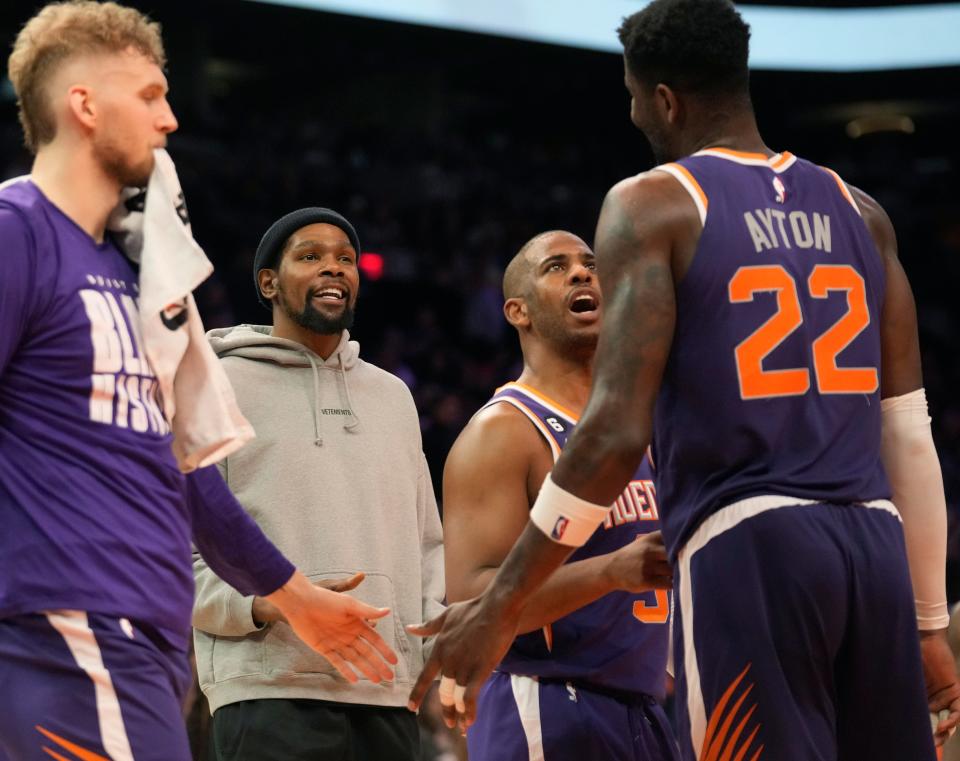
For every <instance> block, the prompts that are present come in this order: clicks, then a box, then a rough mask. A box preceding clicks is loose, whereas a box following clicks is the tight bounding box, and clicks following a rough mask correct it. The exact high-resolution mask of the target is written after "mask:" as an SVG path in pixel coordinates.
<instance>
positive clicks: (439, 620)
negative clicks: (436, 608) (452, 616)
mask: <svg viewBox="0 0 960 761" xmlns="http://www.w3.org/2000/svg"><path fill="white" fill-rule="evenodd" d="M447 610H450V609H449V608H447ZM447 610H445V611H443V613H441V614H440V615H439V616H437V617H436V618H434V619H431V620H430V621H427V622H425V623H422V624H409V625H408V626H407V631H408V632H410V633H411V634H416V635H417V636H418V637H429V636H431V635H433V634H437V633H438V632H439V631H440V630H441V629H442V628H443V622H444V621H445V620H446V618H447Z"/></svg>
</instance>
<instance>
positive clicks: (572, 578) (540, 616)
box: [450, 555, 617, 634]
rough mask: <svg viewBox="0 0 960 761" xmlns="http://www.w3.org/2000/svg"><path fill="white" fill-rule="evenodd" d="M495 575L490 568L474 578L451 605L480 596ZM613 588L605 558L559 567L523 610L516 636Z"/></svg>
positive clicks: (577, 607) (452, 600)
mask: <svg viewBox="0 0 960 761" xmlns="http://www.w3.org/2000/svg"><path fill="white" fill-rule="evenodd" d="M496 572H497V569H496V568H489V569H486V570H484V571H481V572H480V573H478V574H476V575H475V576H474V577H473V579H472V581H471V583H470V584H469V585H467V586H466V587H465V589H464V591H465V593H466V594H465V595H464V596H463V597H462V598H451V600H450V602H458V600H459V599H465V598H467V597H475V596H476V595H479V594H482V593H483V591H484V590H485V589H486V588H487V587H488V586H489V585H490V582H491V581H492V580H493V577H494V575H495V574H496ZM616 588H617V587H616V584H615V582H614V579H613V576H612V575H611V574H610V573H609V558H608V557H607V556H603V555H601V556H599V557H594V558H587V559H586V560H578V561H577V562H576V563H567V564H566V565H562V566H560V568H558V569H557V570H556V572H554V574H553V575H552V576H550V578H549V579H547V581H546V583H545V584H544V585H543V586H542V587H541V588H540V589H539V591H537V592H535V593H534V594H533V596H532V597H531V598H530V601H529V602H528V603H527V604H526V606H525V607H524V608H523V611H522V612H521V614H520V627H519V632H520V634H526V633H527V632H532V631H536V630H538V629H542V628H543V627H544V626H546V625H547V624H552V623H553V622H554V621H556V620H557V619H560V618H563V617H564V616H566V615H568V614H570V613H572V612H573V611H575V610H579V609H580V608H582V607H583V606H584V605H589V604H590V603H592V602H593V601H594V600H598V599H599V598H601V597H603V596H604V595H605V594H607V593H609V592H613V591H614V590H615V589H616Z"/></svg>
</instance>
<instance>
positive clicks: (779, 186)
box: [773, 177, 787, 203]
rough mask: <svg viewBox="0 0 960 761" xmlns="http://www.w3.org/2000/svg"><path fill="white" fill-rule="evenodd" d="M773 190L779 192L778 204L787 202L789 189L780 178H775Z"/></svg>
mask: <svg viewBox="0 0 960 761" xmlns="http://www.w3.org/2000/svg"><path fill="white" fill-rule="evenodd" d="M773 189H774V190H776V191H777V203H783V202H784V201H786V200H787V187H786V185H784V184H783V181H782V180H781V179H780V178H779V177H774V178H773Z"/></svg>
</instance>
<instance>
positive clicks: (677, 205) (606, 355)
mask: <svg viewBox="0 0 960 761" xmlns="http://www.w3.org/2000/svg"><path fill="white" fill-rule="evenodd" d="M698 235H699V219H698V217H697V215H696V209H695V207H694V205H693V202H692V201H691V200H690V198H689V196H687V194H686V191H684V190H683V188H682V187H681V186H680V185H679V184H678V183H677V182H676V181H675V180H673V179H672V178H671V177H669V176H668V175H665V174H662V173H657V172H653V173H648V174H645V175H641V176H639V177H636V178H632V179H630V180H625V181H624V182H621V183H620V184H618V185H616V186H615V187H614V188H613V189H612V190H611V191H610V192H609V193H608V194H607V198H606V200H605V201H604V205H603V210H602V211H601V214H600V221H599V223H598V226H597V234H596V241H595V249H596V255H597V269H598V272H599V278H600V281H601V282H602V283H604V291H605V293H606V299H605V307H604V319H603V327H602V329H601V333H600V341H599V344H598V346H597V354H596V359H595V365H594V382H593V388H592V391H591V394H590V400H589V402H588V403H587V408H586V410H585V412H584V415H583V418H582V419H581V420H580V422H579V424H578V425H577V428H576V431H575V432H574V435H573V436H572V437H571V439H570V441H569V442H568V443H567V445H566V447H565V448H564V451H563V454H562V456H561V457H560V460H559V461H558V462H557V464H556V466H555V467H554V469H553V479H554V480H555V482H556V483H557V484H558V485H559V486H561V487H562V488H564V489H566V490H567V491H568V492H571V493H572V494H574V495H576V496H578V497H580V498H582V499H585V500H587V501H589V502H592V503H594V504H600V505H609V504H611V503H612V502H613V501H614V500H615V499H616V498H617V496H618V495H619V494H620V493H621V492H622V491H623V489H624V487H625V486H626V485H627V483H628V482H629V480H630V478H631V476H632V475H633V473H634V472H635V471H636V468H637V465H638V464H639V462H640V459H641V458H642V457H643V454H644V452H645V450H646V448H647V446H648V444H649V442H650V436H651V430H652V420H653V403H654V400H655V398H656V393H657V390H658V389H659V385H660V379H661V376H662V374H663V369H664V367H665V365H666V361H667V357H668V355H669V353H670V346H671V342H672V338H673V327H674V321H675V297H674V277H675V273H677V272H680V273H681V274H682V270H683V269H684V267H685V265H684V264H683V262H685V261H689V257H690V256H691V254H692V251H693V249H694V247H695V245H696V240H697V236H698ZM623 420H629V421H630V423H631V424H630V425H629V426H624V425H621V421H623ZM571 551H572V548H571V547H567V546H565V545H561V544H557V543H555V542H553V541H551V540H550V539H549V538H548V537H547V536H546V535H545V534H543V532H541V531H540V530H539V529H538V528H537V527H536V526H534V525H532V524H530V523H527V525H526V527H525V528H524V530H523V533H522V534H521V535H520V539H519V540H518V541H517V543H516V545H515V546H514V548H513V549H512V550H511V551H510V554H509V555H508V556H507V558H506V559H505V560H504V562H503V563H502V565H501V566H500V568H499V570H498V571H497V574H496V576H495V577H494V580H493V583H492V584H491V585H490V586H489V588H488V589H487V591H486V592H484V593H483V594H482V595H481V596H480V597H476V598H473V599H472V600H469V601H466V602H463V603H455V604H454V605H452V606H450V607H449V608H448V609H447V611H446V612H445V613H444V614H443V615H441V616H439V617H438V618H436V619H434V620H433V621H431V622H429V623H427V624H425V625H424V626H421V627H412V628H411V629H410V631H411V632H413V633H415V634H420V635H424V636H426V635H430V634H437V633H439V637H438V639H437V641H436V644H435V646H434V650H433V653H432V654H431V657H430V659H429V660H428V661H427V663H426V665H425V666H424V669H423V672H421V674H420V678H419V679H418V680H417V683H416V685H414V688H413V691H412V692H411V694H410V705H411V707H412V708H416V707H419V704H420V701H421V700H422V699H423V696H424V694H425V693H426V690H427V688H428V687H429V686H430V683H431V682H432V681H433V679H434V677H435V676H436V675H437V674H438V673H442V674H443V675H445V676H449V677H453V678H455V679H456V681H457V683H459V684H461V685H464V686H465V687H466V691H465V695H464V704H463V706H462V708H463V710H462V711H458V714H459V720H460V724H461V726H462V727H464V728H465V727H467V726H469V725H470V724H471V723H472V722H473V719H474V716H475V713H476V698H477V693H478V691H479V689H480V686H481V685H482V684H483V682H484V681H485V680H486V678H487V677H488V676H489V675H490V673H491V671H492V670H493V668H494V666H495V665H496V664H497V663H498V662H499V661H500V660H501V659H502V657H503V655H504V654H505V653H506V651H507V649H508V647H509V646H510V643H511V642H512V641H513V638H514V636H515V635H516V632H517V630H518V626H519V622H520V614H521V611H522V609H523V607H524V606H525V605H526V604H527V602H528V601H529V600H530V599H531V597H532V596H533V594H534V593H535V592H536V590H537V589H539V588H540V587H541V586H542V585H543V583H544V581H545V580H546V578H547V577H548V576H549V575H550V574H551V573H552V572H553V571H554V570H556V569H557V568H558V567H559V566H560V565H561V564H562V563H563V562H564V560H566V558H567V557H568V555H569V554H570V552H571Z"/></svg>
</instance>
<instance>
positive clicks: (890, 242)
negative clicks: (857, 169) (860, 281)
mask: <svg viewBox="0 0 960 761" xmlns="http://www.w3.org/2000/svg"><path fill="white" fill-rule="evenodd" d="M847 187H848V188H849V189H850V194H851V195H852V196H853V199H854V202H855V203H856V205H857V208H858V209H859V211H860V216H861V217H862V218H863V223H864V224H865V225H866V226H867V230H868V231H869V232H870V237H871V238H873V241H874V243H875V244H876V246H877V249H878V250H879V251H880V254H881V255H882V256H884V257H886V256H894V257H896V255H897V235H896V232H895V231H894V229H893V222H891V221H890V216H889V215H888V214H887V212H886V209H884V208H883V206H882V205H881V204H880V202H879V201H877V200H876V199H875V198H874V197H873V196H871V195H870V194H869V193H866V192H865V191H863V190H861V189H860V188H858V187H855V186H853V185H847Z"/></svg>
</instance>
